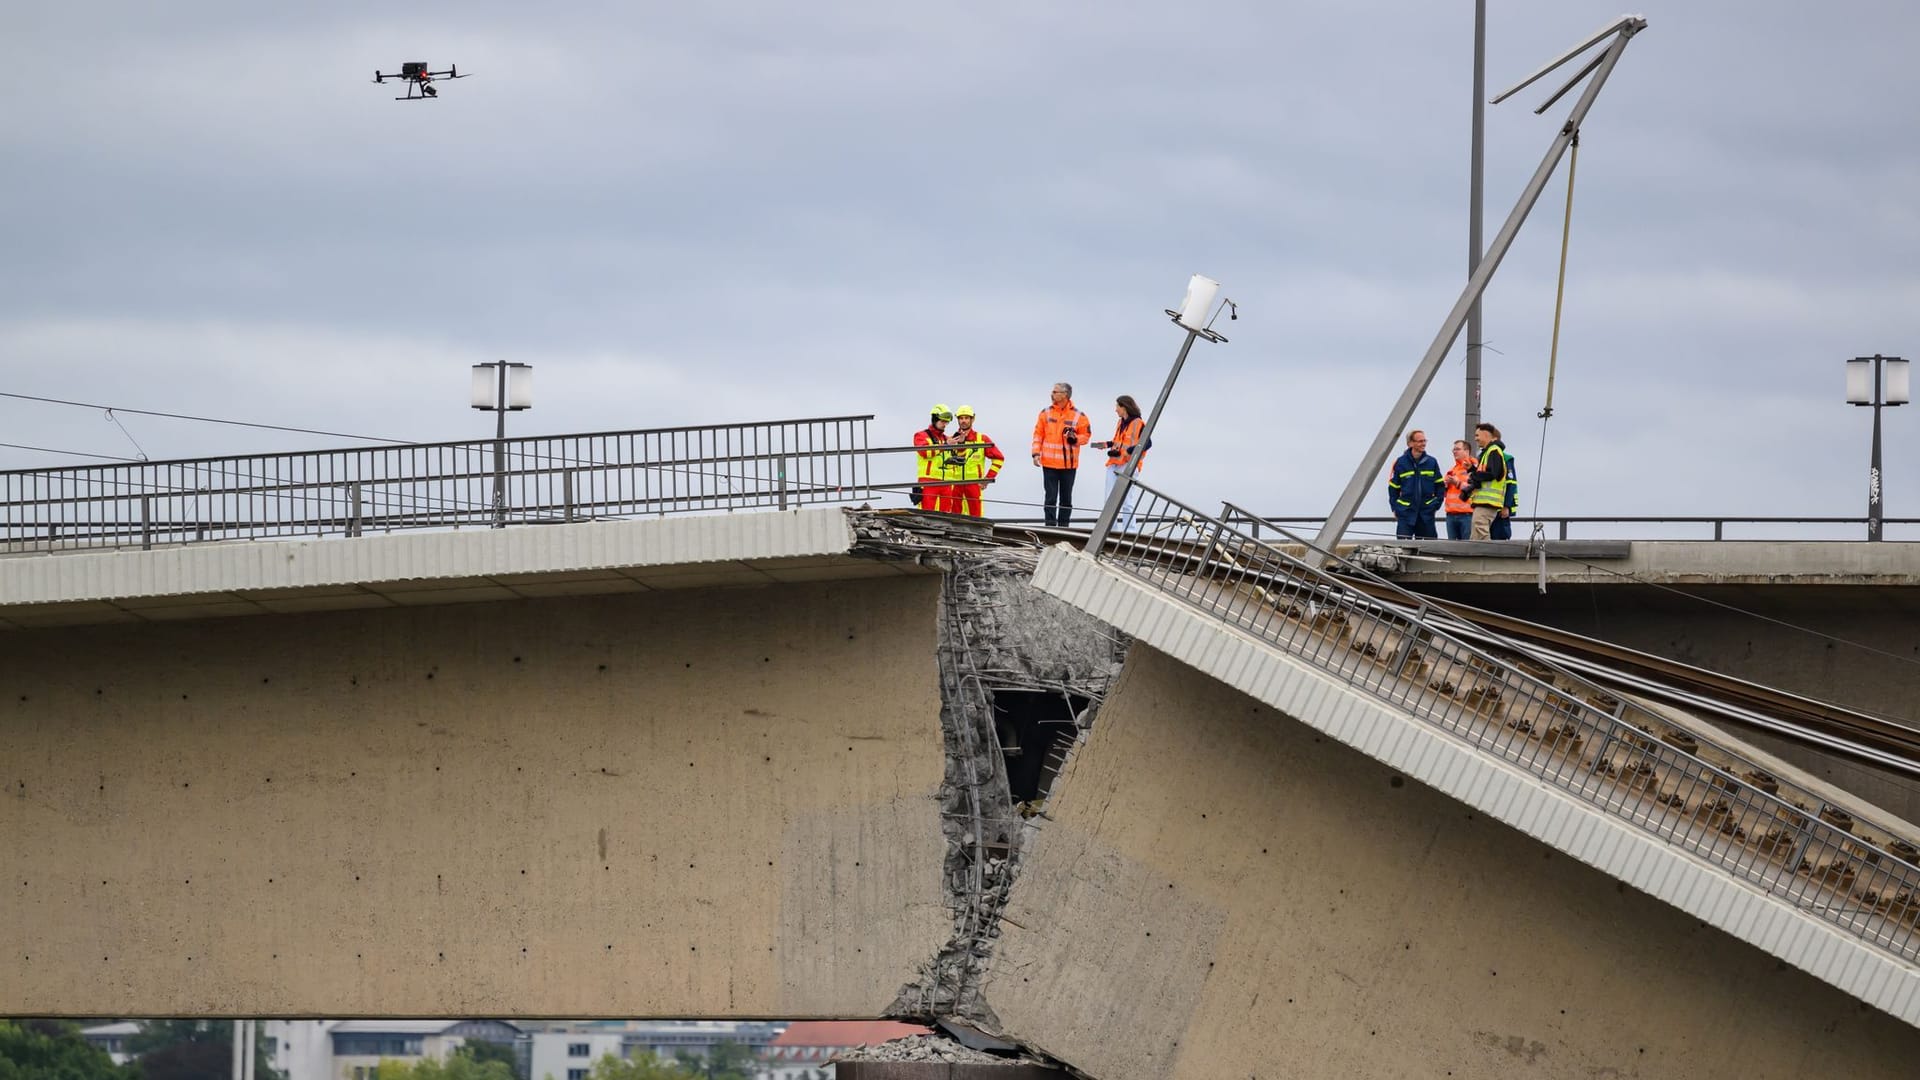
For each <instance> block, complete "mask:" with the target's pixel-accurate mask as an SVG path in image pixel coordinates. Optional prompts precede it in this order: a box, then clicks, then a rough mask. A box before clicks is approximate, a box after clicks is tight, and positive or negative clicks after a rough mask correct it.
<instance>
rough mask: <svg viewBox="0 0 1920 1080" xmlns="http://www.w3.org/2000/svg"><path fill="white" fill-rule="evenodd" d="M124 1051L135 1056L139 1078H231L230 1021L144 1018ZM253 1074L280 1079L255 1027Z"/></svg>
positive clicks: (258, 1079)
mask: <svg viewBox="0 0 1920 1080" xmlns="http://www.w3.org/2000/svg"><path fill="white" fill-rule="evenodd" d="M127 1050H128V1052H130V1053H132V1054H135V1055H137V1057H138V1061H137V1066H138V1071H139V1075H140V1077H141V1078H142V1080H232V1076H233V1021H231V1020H146V1021H143V1022H142V1023H141V1024H140V1034H138V1035H135V1036H134V1037H133V1038H132V1039H130V1040H128V1042H127ZM253 1074H254V1076H255V1077H256V1080H280V1074H279V1073H277V1072H275V1071H274V1069H273V1066H272V1065H271V1064H269V1063H268V1061H267V1054H266V1049H265V1047H264V1045H263V1043H262V1041H261V1038H260V1037H259V1034H258V1030H257V1029H256V1032H255V1039H254V1045H253Z"/></svg>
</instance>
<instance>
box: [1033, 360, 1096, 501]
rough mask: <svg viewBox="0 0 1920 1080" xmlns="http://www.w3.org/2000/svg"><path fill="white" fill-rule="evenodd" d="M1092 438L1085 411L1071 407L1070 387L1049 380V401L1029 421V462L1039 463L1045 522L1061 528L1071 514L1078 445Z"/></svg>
mask: <svg viewBox="0 0 1920 1080" xmlns="http://www.w3.org/2000/svg"><path fill="white" fill-rule="evenodd" d="M1092 439H1093V427H1092V425H1091V424H1090V423H1088V421H1087V414H1086V413H1083V412H1081V411H1080V410H1079V409H1077V408H1075V407H1074V404H1073V387H1072V386H1070V385H1068V384H1067V383H1054V384H1053V403H1052V404H1050V405H1048V406H1047V407H1046V408H1044V409H1042V410H1040V418H1039V419H1038V420H1035V421H1034V422H1033V463H1034V464H1035V465H1037V466H1039V467H1040V470H1041V483H1042V484H1043V485H1044V488H1045V492H1046V500H1045V507H1044V509H1045V511H1046V514H1045V516H1046V521H1047V524H1048V525H1055V526H1059V527H1062V528H1064V527H1065V526H1066V524H1067V520H1068V518H1070V517H1072V515H1073V481H1074V478H1075V477H1077V476H1078V475H1079V469H1080V448H1081V447H1083V446H1085V445H1087V443H1089V442H1091V441H1092Z"/></svg>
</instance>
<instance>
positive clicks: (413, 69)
mask: <svg viewBox="0 0 1920 1080" xmlns="http://www.w3.org/2000/svg"><path fill="white" fill-rule="evenodd" d="M432 66H433V65H432V64H429V63H427V62H426V61H425V60H409V61H407V62H406V63H404V64H401V65H400V74H398V75H383V74H381V73H380V69H378V68H375V69H374V71H373V81H374V82H377V83H385V82H386V81H387V80H388V79H399V80H401V81H402V82H404V83H406V84H407V93H406V96H405V97H397V98H394V99H393V100H395V101H425V100H427V99H428V98H437V97H439V96H440V91H439V90H437V89H435V88H434V86H433V80H435V79H468V78H472V75H462V74H460V65H458V64H449V65H447V70H445V71H428V70H427V69H428V68H430V67H432ZM416 90H417V91H419V93H418V94H416V93H415V91H416Z"/></svg>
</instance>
